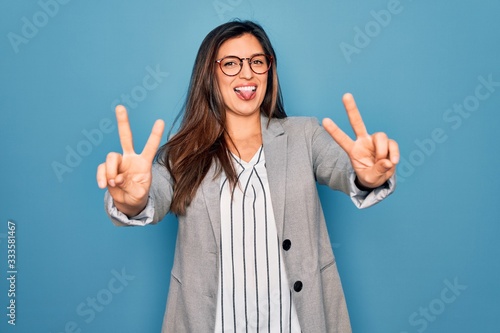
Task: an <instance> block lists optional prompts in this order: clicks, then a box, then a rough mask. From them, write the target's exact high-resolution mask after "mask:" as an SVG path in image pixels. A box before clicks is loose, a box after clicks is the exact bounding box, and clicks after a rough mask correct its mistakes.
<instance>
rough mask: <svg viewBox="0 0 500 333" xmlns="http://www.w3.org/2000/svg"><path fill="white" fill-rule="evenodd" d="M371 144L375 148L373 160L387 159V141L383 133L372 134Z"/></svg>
mask: <svg viewBox="0 0 500 333" xmlns="http://www.w3.org/2000/svg"><path fill="white" fill-rule="evenodd" d="M372 140H373V144H374V146H375V160H376V161H378V160H380V159H383V158H388V155H389V139H388V138H387V135H386V134H385V133H381V132H379V133H375V134H372Z"/></svg>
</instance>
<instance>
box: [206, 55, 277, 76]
mask: <svg viewBox="0 0 500 333" xmlns="http://www.w3.org/2000/svg"><path fill="white" fill-rule="evenodd" d="M257 56H264V57H266V58H267V60H268V61H269V66H268V67H267V69H266V70H265V72H263V73H257V72H256V71H255V70H254V69H253V68H252V65H251V64H250V60H252V59H253V58H254V57H257ZM226 58H236V59H239V60H240V70H239V71H238V73H236V74H233V75H229V74H226V72H224V70H223V69H222V60H224V59H226ZM273 59H274V58H273V56H272V55H268V54H265V53H257V54H253V55H252V56H251V57H250V58H240V57H237V56H234V55H228V56H225V57H223V58H220V59H218V60H215V62H216V63H218V64H219V68H220V70H221V71H222V73H223V74H224V75H227V76H236V75H238V74H240V73H241V70H242V69H243V60H246V61H247V62H248V66H250V69H251V70H252V72H254V73H255V74H257V75H261V74H266V73H267V72H269V70H270V69H271V67H272V66H273Z"/></svg>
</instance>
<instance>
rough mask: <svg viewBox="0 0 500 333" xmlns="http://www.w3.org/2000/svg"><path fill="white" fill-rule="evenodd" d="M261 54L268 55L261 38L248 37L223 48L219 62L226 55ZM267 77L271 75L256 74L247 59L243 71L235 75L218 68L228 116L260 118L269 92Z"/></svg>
mask: <svg viewBox="0 0 500 333" xmlns="http://www.w3.org/2000/svg"><path fill="white" fill-rule="evenodd" d="M259 53H261V54H262V53H264V49H263V48H262V46H261V45H260V43H259V41H258V40H257V38H255V36H253V35H251V34H244V35H242V36H239V37H235V38H231V39H228V40H227V41H225V42H224V43H223V44H222V45H221V47H220V48H219V52H218V53H217V59H221V58H224V57H226V56H236V57H238V58H251V57H252V56H253V55H255V54H259ZM267 76H268V73H267V72H266V73H264V74H255V73H254V72H253V71H252V70H251V69H250V65H249V64H248V61H247V60H243V68H242V69H241V71H240V73H239V74H237V75H235V76H227V75H226V74H224V73H223V72H222V70H221V69H220V66H219V65H217V68H216V77H217V82H218V84H219V88H220V91H221V93H222V98H223V99H224V104H225V105H226V116H252V115H253V116H258V115H260V105H261V104H262V101H263V100H264V96H265V94H266V89H267Z"/></svg>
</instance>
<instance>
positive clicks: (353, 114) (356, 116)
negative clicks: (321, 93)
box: [342, 93, 368, 137]
mask: <svg viewBox="0 0 500 333" xmlns="http://www.w3.org/2000/svg"><path fill="white" fill-rule="evenodd" d="M342 102H344V107H345V110H346V111H347V116H348V117H349V122H350V123H351V127H352V129H353V130H354V134H356V137H361V136H367V135H368V132H367V131H366V127H365V123H364V122H363V118H361V114H360V113H359V110H358V107H357V106H356V102H355V101H354V97H353V96H352V95H351V94H350V93H347V94H345V95H344V96H343V97H342Z"/></svg>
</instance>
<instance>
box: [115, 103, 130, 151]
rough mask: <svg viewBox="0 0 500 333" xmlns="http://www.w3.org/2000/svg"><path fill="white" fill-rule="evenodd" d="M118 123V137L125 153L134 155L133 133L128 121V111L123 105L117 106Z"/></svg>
mask: <svg viewBox="0 0 500 333" xmlns="http://www.w3.org/2000/svg"><path fill="white" fill-rule="evenodd" d="M116 121H117V122H118V135H119V136H120V143H121V145H122V149H123V153H125V154H130V153H134V143H133V140H132V131H131V130H130V123H129V121H128V115H127V109H125V107H124V106H123V105H117V106H116Z"/></svg>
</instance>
